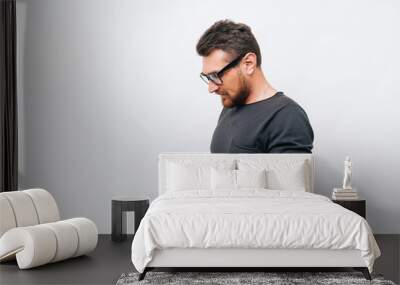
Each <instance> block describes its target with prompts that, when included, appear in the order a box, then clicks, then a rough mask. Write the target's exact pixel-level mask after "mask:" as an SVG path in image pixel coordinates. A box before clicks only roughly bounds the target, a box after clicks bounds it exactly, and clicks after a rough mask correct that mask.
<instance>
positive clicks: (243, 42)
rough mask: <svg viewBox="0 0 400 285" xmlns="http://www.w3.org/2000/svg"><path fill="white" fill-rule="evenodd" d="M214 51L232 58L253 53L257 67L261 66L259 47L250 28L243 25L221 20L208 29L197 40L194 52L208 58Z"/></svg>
mask: <svg viewBox="0 0 400 285" xmlns="http://www.w3.org/2000/svg"><path fill="white" fill-rule="evenodd" d="M216 49H221V50H223V51H225V52H227V53H230V54H232V55H233V56H239V55H244V54H246V53H248V52H253V53H255V54H256V56H257V66H260V65H261V52H260V47H259V46H258V43H257V40H256V38H255V37H254V35H253V33H252V32H251V29H250V27H249V26H247V25H245V24H242V23H235V22H233V21H231V20H221V21H218V22H215V23H214V24H213V25H212V26H211V27H209V28H208V29H207V30H206V31H205V32H204V34H203V35H202V36H201V38H200V39H199V41H198V43H197V45H196V50H197V53H198V54H199V55H200V56H208V55H210V53H211V52H213V51H214V50H216Z"/></svg>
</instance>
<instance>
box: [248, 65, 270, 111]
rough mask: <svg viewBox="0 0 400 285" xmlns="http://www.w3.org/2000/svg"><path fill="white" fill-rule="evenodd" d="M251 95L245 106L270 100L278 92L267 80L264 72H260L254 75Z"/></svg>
mask: <svg viewBox="0 0 400 285" xmlns="http://www.w3.org/2000/svg"><path fill="white" fill-rule="evenodd" d="M249 87H250V94H249V96H248V97H247V99H246V102H245V104H251V103H255V102H258V101H261V100H265V99H268V98H270V97H272V96H274V95H275V94H276V92H277V91H276V90H275V88H274V87H272V85H271V84H269V82H268V81H267V80H266V79H265V76H264V74H263V72H262V71H261V69H260V70H258V71H257V73H256V74H254V78H252V82H251V86H249Z"/></svg>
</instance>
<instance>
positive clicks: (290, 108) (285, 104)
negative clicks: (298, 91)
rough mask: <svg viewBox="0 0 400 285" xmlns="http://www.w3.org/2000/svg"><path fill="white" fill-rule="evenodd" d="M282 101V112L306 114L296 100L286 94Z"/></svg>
mask: <svg viewBox="0 0 400 285" xmlns="http://www.w3.org/2000/svg"><path fill="white" fill-rule="evenodd" d="M280 99H281V107H282V108H281V110H280V111H281V112H301V113H305V111H304V109H303V108H302V107H301V106H300V104H299V103H297V102H296V101H295V100H294V99H292V98H290V97H288V96H286V95H285V94H283V95H282V97H281V98H280Z"/></svg>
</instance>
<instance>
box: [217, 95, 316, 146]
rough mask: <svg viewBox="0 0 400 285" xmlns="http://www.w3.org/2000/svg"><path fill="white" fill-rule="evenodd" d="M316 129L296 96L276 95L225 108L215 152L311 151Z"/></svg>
mask: <svg viewBox="0 0 400 285" xmlns="http://www.w3.org/2000/svg"><path fill="white" fill-rule="evenodd" d="M313 140H314V133H313V130H312V127H311V125H310V122H309V120H308V117H307V114H306V112H305V111H304V110H303V109H302V108H301V107H300V105H299V104H297V103H296V102H295V101H294V100H292V99H290V98H289V97H287V96H285V95H284V94H283V92H277V93H276V94H275V95H274V96H272V97H270V98H267V99H264V100H261V101H258V102H254V103H251V104H246V105H242V106H235V107H233V108H223V109H222V112H221V115H220V116H219V120H218V124H217V127H216V128H215V131H214V134H213V137H212V141H211V146H210V149H211V152H212V153H311V150H312V148H313Z"/></svg>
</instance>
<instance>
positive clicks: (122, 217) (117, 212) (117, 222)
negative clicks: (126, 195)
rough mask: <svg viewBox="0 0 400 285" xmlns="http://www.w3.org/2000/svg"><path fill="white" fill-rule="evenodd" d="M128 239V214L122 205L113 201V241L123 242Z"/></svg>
mask: <svg viewBox="0 0 400 285" xmlns="http://www.w3.org/2000/svg"><path fill="white" fill-rule="evenodd" d="M125 239H126V212H124V211H123V210H122V204H121V203H118V201H112V204H111V240H112V241H123V240H125Z"/></svg>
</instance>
